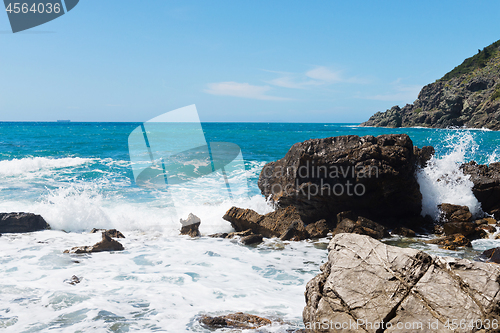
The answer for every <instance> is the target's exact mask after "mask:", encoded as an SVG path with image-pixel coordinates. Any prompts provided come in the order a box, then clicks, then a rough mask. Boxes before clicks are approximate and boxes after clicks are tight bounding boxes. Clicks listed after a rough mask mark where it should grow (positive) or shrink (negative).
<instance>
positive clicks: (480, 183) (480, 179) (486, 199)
mask: <svg viewBox="0 0 500 333" xmlns="http://www.w3.org/2000/svg"><path fill="white" fill-rule="evenodd" d="M461 169H462V171H463V173H464V174H465V175H470V180H471V181H472V183H473V184H474V186H473V187H472V193H474V195H475V196H476V198H477V200H478V201H479V202H480V203H481V208H482V209H483V211H484V212H486V213H489V214H492V215H499V213H500V163H498V162H497V163H491V164H490V165H489V166H488V165H478V164H477V163H476V162H474V161H471V162H469V163H465V164H462V166H461Z"/></svg>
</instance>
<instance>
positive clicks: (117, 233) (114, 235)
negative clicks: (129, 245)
mask: <svg viewBox="0 0 500 333" xmlns="http://www.w3.org/2000/svg"><path fill="white" fill-rule="evenodd" d="M98 232H104V233H105V234H106V235H108V236H109V237H111V238H125V236H123V234H122V233H121V232H120V231H118V230H116V229H107V230H106V229H96V228H94V229H92V230H91V231H90V233H91V234H95V233H98Z"/></svg>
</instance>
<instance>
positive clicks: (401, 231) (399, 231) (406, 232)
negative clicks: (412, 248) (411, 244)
mask: <svg viewBox="0 0 500 333" xmlns="http://www.w3.org/2000/svg"><path fill="white" fill-rule="evenodd" d="M391 234H393V235H400V236H403V237H415V236H416V235H417V234H416V233H415V231H413V230H411V229H408V228H405V227H397V228H394V229H393V230H392V232H391Z"/></svg>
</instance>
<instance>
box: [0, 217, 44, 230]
mask: <svg viewBox="0 0 500 333" xmlns="http://www.w3.org/2000/svg"><path fill="white" fill-rule="evenodd" d="M46 229H50V225H49V224H48V223H47V222H45V220H44V219H43V217H41V216H40V215H36V214H33V213H0V233H2V232H3V233H21V232H32V231H41V230H46Z"/></svg>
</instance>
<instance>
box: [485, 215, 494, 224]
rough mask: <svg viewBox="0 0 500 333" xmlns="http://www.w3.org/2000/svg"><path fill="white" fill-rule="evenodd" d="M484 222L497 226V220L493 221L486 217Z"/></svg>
mask: <svg viewBox="0 0 500 333" xmlns="http://www.w3.org/2000/svg"><path fill="white" fill-rule="evenodd" d="M484 220H485V221H486V222H488V224H497V220H495V219H494V218H492V217H487V218H485V219H484Z"/></svg>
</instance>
